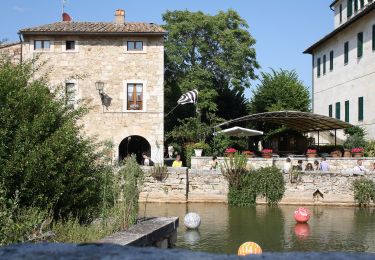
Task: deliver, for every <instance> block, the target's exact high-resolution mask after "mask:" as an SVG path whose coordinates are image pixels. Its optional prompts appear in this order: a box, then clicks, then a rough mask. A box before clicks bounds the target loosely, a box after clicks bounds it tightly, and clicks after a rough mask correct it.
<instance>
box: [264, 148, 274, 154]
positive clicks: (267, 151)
mask: <svg viewBox="0 0 375 260" xmlns="http://www.w3.org/2000/svg"><path fill="white" fill-rule="evenodd" d="M262 153H273V150H272V149H263V150H262Z"/></svg>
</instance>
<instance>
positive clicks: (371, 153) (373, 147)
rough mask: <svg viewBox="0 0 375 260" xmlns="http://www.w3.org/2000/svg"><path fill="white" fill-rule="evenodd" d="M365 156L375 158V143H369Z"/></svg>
mask: <svg viewBox="0 0 375 260" xmlns="http://www.w3.org/2000/svg"><path fill="white" fill-rule="evenodd" d="M364 148H365V156H367V157H375V141H369V142H367V143H366V145H365V147H364Z"/></svg>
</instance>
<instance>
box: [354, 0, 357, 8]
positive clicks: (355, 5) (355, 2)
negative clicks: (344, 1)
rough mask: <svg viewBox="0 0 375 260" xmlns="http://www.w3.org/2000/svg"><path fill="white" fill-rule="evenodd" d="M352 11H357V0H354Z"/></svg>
mask: <svg viewBox="0 0 375 260" xmlns="http://www.w3.org/2000/svg"><path fill="white" fill-rule="evenodd" d="M354 11H358V0H354Z"/></svg>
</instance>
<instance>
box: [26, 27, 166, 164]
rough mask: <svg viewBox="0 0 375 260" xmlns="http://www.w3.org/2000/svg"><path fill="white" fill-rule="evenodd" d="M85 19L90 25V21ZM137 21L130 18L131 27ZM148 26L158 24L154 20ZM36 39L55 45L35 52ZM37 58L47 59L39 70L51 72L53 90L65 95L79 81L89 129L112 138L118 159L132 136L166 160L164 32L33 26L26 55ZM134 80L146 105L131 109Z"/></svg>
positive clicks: (79, 96)
mask: <svg viewBox="0 0 375 260" xmlns="http://www.w3.org/2000/svg"><path fill="white" fill-rule="evenodd" d="M66 23H68V24H69V23H70V22H66ZM58 24H60V23H58ZM77 24H80V23H77ZM81 24H82V25H83V26H86V27H87V25H86V24H85V23H81ZM134 24H136V23H130V26H133V25H134ZM98 25H100V23H98ZM125 25H126V24H125ZM106 26H108V27H111V28H112V27H113V28H115V29H116V27H115V26H112V25H111V23H106ZM121 26H122V27H121V28H126V27H123V25H121ZM140 26H143V27H144V24H142V23H140ZM147 26H149V27H152V28H154V27H156V25H153V24H148V25H147ZM46 27H48V26H46ZM67 27H68V26H67ZM119 28H120V27H119ZM158 28H160V27H158ZM88 29H90V28H88ZM31 31H32V29H31ZM21 33H23V31H22V30H21ZM37 40H47V41H49V44H50V47H49V48H48V49H47V50H41V51H36V50H35V48H34V42H35V41H37ZM67 41H74V43H75V48H74V50H66V46H67V45H66V44H67ZM129 41H130V42H135V41H138V42H142V43H143V48H142V50H141V51H128V49H127V43H128V42H129ZM36 57H38V63H44V62H45V65H43V67H42V69H41V70H40V71H38V75H43V74H45V73H46V74H47V77H48V80H49V83H50V85H51V88H52V89H53V90H55V89H59V88H58V87H59V86H60V89H61V87H62V92H63V93H62V94H63V95H64V94H65V87H66V84H67V83H68V84H69V83H71V84H74V92H75V93H74V102H75V103H78V102H83V103H85V104H87V105H88V106H89V107H90V111H89V113H88V114H87V115H86V116H85V117H84V118H83V122H82V123H83V126H84V132H85V134H87V135H88V136H91V137H97V139H98V140H100V141H111V142H112V143H113V145H114V150H113V159H114V160H117V159H118V158H121V156H120V144H121V142H122V141H124V142H128V144H127V145H128V146H129V143H130V142H131V140H133V141H134V140H135V138H140V139H142V141H143V140H144V142H145V143H146V146H148V145H149V147H150V149H147V150H148V151H147V152H149V153H150V155H151V158H152V160H153V161H154V162H156V163H163V147H164V37H163V33H152V32H151V33H146V32H141V33H137V32H134V33H132V32H129V33H112V32H108V33H106V32H92V33H90V32H85V33H80V32H74V31H73V32H72V31H69V32H64V33H61V32H56V33H55V32H53V31H50V32H35V33H34V32H30V30H28V31H27V33H24V34H23V42H22V58H23V60H29V59H32V58H36ZM97 82H103V83H104V88H103V92H102V95H100V93H99V91H98V90H97V89H96V83H97ZM133 83H134V84H138V83H139V84H142V86H143V90H142V106H143V107H142V110H128V106H127V99H128V93H127V92H128V87H127V85H128V84H133ZM103 97H104V99H103ZM133 136H135V138H132V137H133ZM129 137H130V138H129ZM137 140H138V139H137ZM147 143H148V145H147ZM125 151H126V149H125ZM145 152H146V151H145ZM129 153H130V152H129ZM138 153H139V154H138V158H140V152H138ZM122 157H124V155H122Z"/></svg>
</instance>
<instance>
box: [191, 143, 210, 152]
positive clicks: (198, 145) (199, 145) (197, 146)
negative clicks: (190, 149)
mask: <svg viewBox="0 0 375 260" xmlns="http://www.w3.org/2000/svg"><path fill="white" fill-rule="evenodd" d="M194 149H203V150H205V151H207V150H209V149H210V146H209V145H208V144H206V143H196V144H194Z"/></svg>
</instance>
